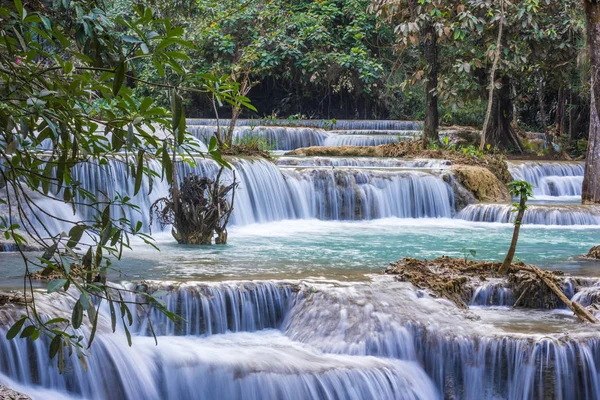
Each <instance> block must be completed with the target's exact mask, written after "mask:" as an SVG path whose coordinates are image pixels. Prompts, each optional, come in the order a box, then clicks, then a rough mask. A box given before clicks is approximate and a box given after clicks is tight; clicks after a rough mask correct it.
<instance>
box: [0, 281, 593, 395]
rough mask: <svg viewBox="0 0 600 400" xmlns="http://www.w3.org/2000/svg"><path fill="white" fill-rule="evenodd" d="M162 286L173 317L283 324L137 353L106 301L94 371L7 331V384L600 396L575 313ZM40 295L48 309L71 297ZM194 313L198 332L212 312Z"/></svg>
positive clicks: (347, 290) (158, 390)
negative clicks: (56, 361)
mask: <svg viewBox="0 0 600 400" xmlns="http://www.w3.org/2000/svg"><path fill="white" fill-rule="evenodd" d="M151 286H152V290H154V289H155V288H160V287H161V286H162V287H165V288H167V289H168V290H169V292H170V294H169V295H168V296H167V298H166V301H167V305H168V307H169V308H170V309H171V310H172V311H180V310H195V309H204V310H208V309H210V310H212V311H211V312H210V313H209V314H211V315H212V316H213V317H214V320H215V321H217V320H221V321H238V322H239V321H241V320H242V319H243V318H242V319H238V318H236V315H240V314H236V312H237V311H236V310H240V311H241V312H242V314H246V315H250V314H253V315H252V317H251V318H249V319H247V321H254V322H256V321H258V320H261V319H262V320H264V321H268V320H270V315H273V314H272V313H271V312H270V311H269V310H270V309H274V308H273V307H277V308H278V309H279V311H278V313H280V316H279V317H278V318H277V319H278V320H279V322H276V321H275V320H271V321H272V323H267V324H265V325H263V326H262V327H260V328H262V329H263V330H261V331H257V332H256V331H255V330H256V329H257V328H259V327H257V325H256V324H255V323H251V324H247V325H245V326H244V324H238V325H235V324H232V323H231V322H227V324H228V325H229V326H230V327H231V328H232V330H234V331H235V330H237V331H238V333H228V332H226V331H225V330H223V331H217V330H214V331H208V330H206V329H199V330H194V329H192V328H183V329H182V330H180V331H178V332H174V331H170V330H169V329H166V330H164V331H159V334H160V335H161V336H159V337H158V341H159V345H158V346H155V345H154V341H153V339H152V338H151V337H148V336H147V332H146V331H145V330H144V329H142V328H143V326H144V325H138V329H137V330H136V331H137V332H139V334H138V335H136V336H134V340H133V347H131V348H129V347H127V345H126V341H125V338H124V334H123V333H122V331H120V330H119V332H118V333H117V334H111V333H106V329H107V326H108V324H109V323H108V321H107V320H106V315H107V314H108V313H107V310H106V307H104V308H103V309H101V312H102V313H103V314H102V315H103V316H102V317H101V321H100V324H101V325H100V328H99V332H98V334H97V337H96V342H95V344H94V347H93V348H92V351H91V354H90V355H89V356H88V357H87V365H88V367H89V371H88V372H85V371H84V370H83V369H82V367H81V366H80V364H79V363H78V361H77V360H76V358H75V356H74V357H72V358H71V359H70V361H69V363H68V368H67V371H66V372H65V374H64V375H59V374H58V372H57V370H56V369H55V368H52V367H49V366H51V365H52V364H51V362H50V361H49V360H48V358H47V349H46V344H45V343H44V341H43V340H40V341H37V342H35V344H34V345H32V346H31V345H28V344H27V342H26V341H24V340H16V341H10V342H8V341H6V340H5V339H4V334H2V335H0V352H1V353H2V354H3V358H2V360H1V361H0V372H1V373H2V374H3V375H0V380H2V377H3V376H4V377H7V378H9V379H10V380H11V382H17V387H18V388H19V389H21V390H25V391H26V392H30V393H31V394H32V395H34V396H35V395H36V394H37V395H38V397H37V398H40V399H43V398H46V397H44V396H46V395H48V394H49V393H57V392H58V393H59V394H60V395H61V396H64V397H67V396H72V397H74V398H80V397H83V398H91V399H105V398H119V399H147V398H148V399H163V398H167V399H180V398H190V399H213V398H223V399H242V398H244V399H246V398H250V399H278V398H286V399H288V398H289V399H305V398H314V399H380V398H385V399H388V398H390V399H427V400H428V399H438V398H442V396H444V397H456V398H460V399H473V400H476V399H498V398H508V399H526V398H535V399H542V398H561V399H593V398H595V397H594V396H595V394H597V393H598V390H600V379H599V374H598V369H597V366H596V360H597V359H598V357H600V335H598V333H597V332H596V331H593V330H589V328H587V327H585V326H583V325H576V324H574V320H573V317H570V316H569V315H568V314H564V312H561V313H556V314H548V313H546V314H543V315H542V314H540V315H539V316H536V317H535V319H534V320H533V321H532V319H531V316H532V315H535V312H533V311H528V312H520V311H514V312H512V311H509V310H507V309H497V310H496V309H488V310H485V309H483V308H479V309H474V311H475V313H476V315H478V316H479V317H480V318H481V320H479V321H476V320H473V316H469V315H468V314H464V313H462V312H461V311H459V310H458V309H456V307H454V306H452V305H450V304H448V302H446V301H440V300H436V299H433V298H431V297H429V296H427V295H425V294H424V293H423V292H422V291H420V290H415V289H413V288H412V287H411V286H410V285H408V284H405V283H400V282H394V281H393V279H391V277H378V278H376V279H374V281H373V282H371V283H347V284H341V283H336V282H332V283H311V282H256V283H250V282H245V283H244V282H239V283H233V282H232V283H226V284H214V285H206V284H195V283H193V282H189V283H186V284H184V285H183V286H178V285H174V284H172V283H166V284H161V283H159V282H153V283H151ZM282 293H287V297H286V298H284V297H282V296H281V294H282ZM175 299H177V300H175ZM38 301H39V304H40V309H41V310H42V312H44V310H46V307H54V306H57V307H64V306H65V305H67V304H68V303H69V301H72V300H69V298H68V296H56V295H52V296H49V297H48V298H46V299H44V300H42V299H39V300H38ZM200 304H202V306H201V307H200V308H198V307H199V305H200ZM184 315H185V316H186V317H187V318H188V325H190V326H191V327H194V326H199V325H198V324H199V323H200V322H203V321H205V315H206V314H205V315H203V314H202V312H199V313H197V314H196V313H194V312H192V313H188V314H185V312H184ZM553 315H554V316H553ZM3 318H6V316H4V317H3ZM152 318H153V320H154V322H155V326H158V327H161V324H162V322H161V319H160V318H156V315H152ZM211 318H212V317H211ZM223 327H225V325H223ZM567 327H568V328H569V330H570V334H569V335H564V334H563V333H562V332H563V330H564V329H565V328H567ZM0 330H2V329H0ZM538 332H539V333H538ZM174 334H177V335H183V336H174ZM575 365H577V367H576V368H573V367H574V366H575ZM107 366H110V367H109V368H107ZM42 388H45V389H46V390H42ZM47 390H52V391H54V392H48V391H47Z"/></svg>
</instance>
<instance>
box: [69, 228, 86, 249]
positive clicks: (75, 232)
mask: <svg viewBox="0 0 600 400" xmlns="http://www.w3.org/2000/svg"><path fill="white" fill-rule="evenodd" d="M86 228H87V227H86V226H85V225H75V226H74V227H72V228H71V230H70V231H69V241H68V242H67V247H69V248H71V249H72V248H73V247H75V246H77V244H78V243H79V241H80V240H81V236H82V235H83V232H84V231H85V230H86Z"/></svg>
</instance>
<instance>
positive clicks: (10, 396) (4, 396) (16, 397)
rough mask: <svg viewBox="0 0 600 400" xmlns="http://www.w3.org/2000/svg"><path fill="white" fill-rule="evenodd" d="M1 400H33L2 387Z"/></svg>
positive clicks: (0, 386)
mask: <svg viewBox="0 0 600 400" xmlns="http://www.w3.org/2000/svg"><path fill="white" fill-rule="evenodd" d="M0 400H31V397H29V396H27V395H24V394H23V393H19V392H15V391H14V390H12V389H10V388H7V387H6V386H2V385H0Z"/></svg>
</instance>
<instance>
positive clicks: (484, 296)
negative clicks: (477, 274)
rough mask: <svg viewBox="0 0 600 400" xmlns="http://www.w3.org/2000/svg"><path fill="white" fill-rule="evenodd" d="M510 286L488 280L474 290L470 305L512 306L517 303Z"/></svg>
mask: <svg viewBox="0 0 600 400" xmlns="http://www.w3.org/2000/svg"><path fill="white" fill-rule="evenodd" d="M515 300H516V299H515V297H514V296H513V293H512V291H511V290H510V288H507V287H505V285H504V284H502V283H498V282H492V283H490V282H487V283H485V284H483V285H480V286H478V287H477V288H475V290H474V291H473V296H472V297H471V301H469V305H471V306H510V307H512V305H513V304H514V303H515Z"/></svg>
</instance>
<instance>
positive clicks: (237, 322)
mask: <svg viewBox="0 0 600 400" xmlns="http://www.w3.org/2000/svg"><path fill="white" fill-rule="evenodd" d="M156 288H159V289H167V290H168V294H167V295H166V296H164V297H163V300H164V301H165V303H166V307H167V308H168V309H169V310H170V311H171V312H174V313H175V314H177V315H179V316H181V317H182V318H184V319H185V320H186V321H187V322H186V323H184V324H180V325H179V326H176V325H175V324H174V323H173V322H172V321H170V320H169V319H168V318H167V317H166V316H164V315H163V314H161V313H159V312H158V311H156V310H153V311H152V313H151V320H152V321H153V325H154V329H155V332H156V334H159V335H169V336H173V335H184V336H190V335H205V334H206V335H213V334H217V333H225V332H227V331H230V332H255V331H258V330H262V329H268V328H279V325H280V324H281V322H282V320H283V318H284V317H285V315H286V313H287V311H288V308H289V306H290V304H291V302H292V300H293V298H294V293H293V287H292V286H291V285H289V284H285V283H279V282H240V283H237V282H223V283H219V284H213V285H210V284H202V283H194V282H186V283H181V284H172V285H167V286H164V285H161V284H160V283H158V284H157V285H156V286H155V287H154V289H156ZM135 331H136V332H138V333H139V334H145V335H150V333H151V332H150V327H149V326H148V324H147V320H144V321H143V323H142V324H141V325H139V326H136V328H135Z"/></svg>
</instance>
